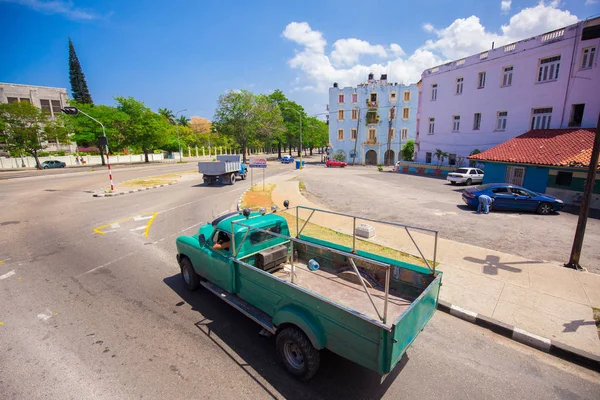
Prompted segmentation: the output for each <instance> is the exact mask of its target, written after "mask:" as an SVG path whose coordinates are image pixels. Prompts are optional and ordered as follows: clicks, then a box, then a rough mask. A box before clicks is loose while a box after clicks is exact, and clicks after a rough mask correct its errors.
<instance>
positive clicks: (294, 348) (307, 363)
mask: <svg viewBox="0 0 600 400" xmlns="http://www.w3.org/2000/svg"><path fill="white" fill-rule="evenodd" d="M276 346H277V353H278V354H279V357H280V358H281V361H282V362H283V365H284V366H285V368H286V369H287V370H288V371H289V373H290V374H292V375H294V376H295V377H296V378H298V379H300V380H302V381H307V380H309V379H310V378H312V377H313V376H314V375H315V374H316V373H317V370H318V369H319V363H320V357H319V351H318V350H317V349H315V348H314V347H313V346H312V344H311V343H310V340H308V338H307V337H306V335H305V334H304V332H302V331H301V330H300V329H298V328H296V327H289V328H285V329H284V330H282V331H281V332H280V333H279V334H278V335H277V340H276Z"/></svg>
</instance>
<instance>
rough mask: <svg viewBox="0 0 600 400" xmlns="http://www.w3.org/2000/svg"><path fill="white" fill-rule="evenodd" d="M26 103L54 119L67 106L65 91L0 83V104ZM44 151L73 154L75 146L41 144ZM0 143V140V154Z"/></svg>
mask: <svg viewBox="0 0 600 400" xmlns="http://www.w3.org/2000/svg"><path fill="white" fill-rule="evenodd" d="M14 102H27V103H31V104H33V105H34V106H36V107H38V108H41V109H42V110H44V111H46V112H47V113H48V114H49V117H50V118H52V119H54V118H56V116H57V115H58V114H60V113H62V111H61V109H62V108H63V107H65V106H67V105H69V98H68V96H67V89H65V88H53V87H46V86H30V85H19V84H14V83H0V103H14ZM42 145H43V147H44V151H49V152H53V151H65V152H74V151H75V149H76V145H75V144H74V143H72V144H68V145H65V144H60V143H58V142H57V141H54V142H52V141H50V142H45V143H43V144H42ZM1 147H2V143H1V139H0V152H1V151H2V149H1Z"/></svg>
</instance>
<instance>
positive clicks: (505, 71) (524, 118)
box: [415, 18, 600, 165]
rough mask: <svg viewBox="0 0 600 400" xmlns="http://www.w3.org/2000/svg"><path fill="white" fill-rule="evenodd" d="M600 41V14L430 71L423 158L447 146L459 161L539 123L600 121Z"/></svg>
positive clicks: (421, 134) (425, 83) (424, 94)
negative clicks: (599, 116)
mask: <svg viewBox="0 0 600 400" xmlns="http://www.w3.org/2000/svg"><path fill="white" fill-rule="evenodd" d="M492 47H493V46H492ZM599 47H600V18H595V19H590V20H587V21H581V22H578V23H577V24H574V25H570V26H567V27H565V28H562V29H558V30H556V31H552V32H548V33H545V34H543V35H539V36H536V37H532V38H529V39H525V40H521V41H519V42H516V43H512V44H509V45H506V46H502V47H498V48H492V49H491V50H488V51H485V52H483V53H480V54H476V55H473V56H470V57H467V58H463V59H461V60H456V61H453V62H450V63H447V64H444V65H440V66H437V67H434V68H431V69H428V70H425V71H424V72H423V74H422V84H421V93H420V96H419V112H418V114H417V118H418V122H417V140H416V146H415V152H416V160H415V161H417V162H424V163H436V162H437V159H436V158H435V156H434V154H435V152H436V149H441V150H442V151H444V152H446V153H448V154H449V158H448V159H446V160H445V161H444V164H450V165H455V164H456V160H457V158H460V157H461V156H462V157H466V156H468V155H469V154H471V152H472V151H473V150H475V149H478V150H481V151H483V150H485V149H489V148H490V147H494V146H496V145H498V144H500V143H502V142H505V141H507V140H509V139H512V138H514V137H516V136H518V135H521V134H523V133H525V132H527V131H529V130H531V129H548V128H552V129H553V128H567V127H582V128H591V127H595V126H596V123H597V121H598V114H599V113H600V69H599V65H598V51H599V50H600V49H599Z"/></svg>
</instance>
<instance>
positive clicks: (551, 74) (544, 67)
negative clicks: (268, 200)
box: [537, 56, 560, 82]
mask: <svg viewBox="0 0 600 400" xmlns="http://www.w3.org/2000/svg"><path fill="white" fill-rule="evenodd" d="M559 68H560V56H554V57H548V58H542V59H541V60H540V67H539V69H538V77H537V81H538V82H548V81H554V80H556V79H558V70H559Z"/></svg>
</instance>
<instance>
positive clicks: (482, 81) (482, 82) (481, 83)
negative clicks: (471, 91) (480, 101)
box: [477, 72, 485, 89]
mask: <svg viewBox="0 0 600 400" xmlns="http://www.w3.org/2000/svg"><path fill="white" fill-rule="evenodd" d="M478 81H479V85H478V86H477V88H478V89H483V88H484V87H485V72H480V73H479V79H478Z"/></svg>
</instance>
